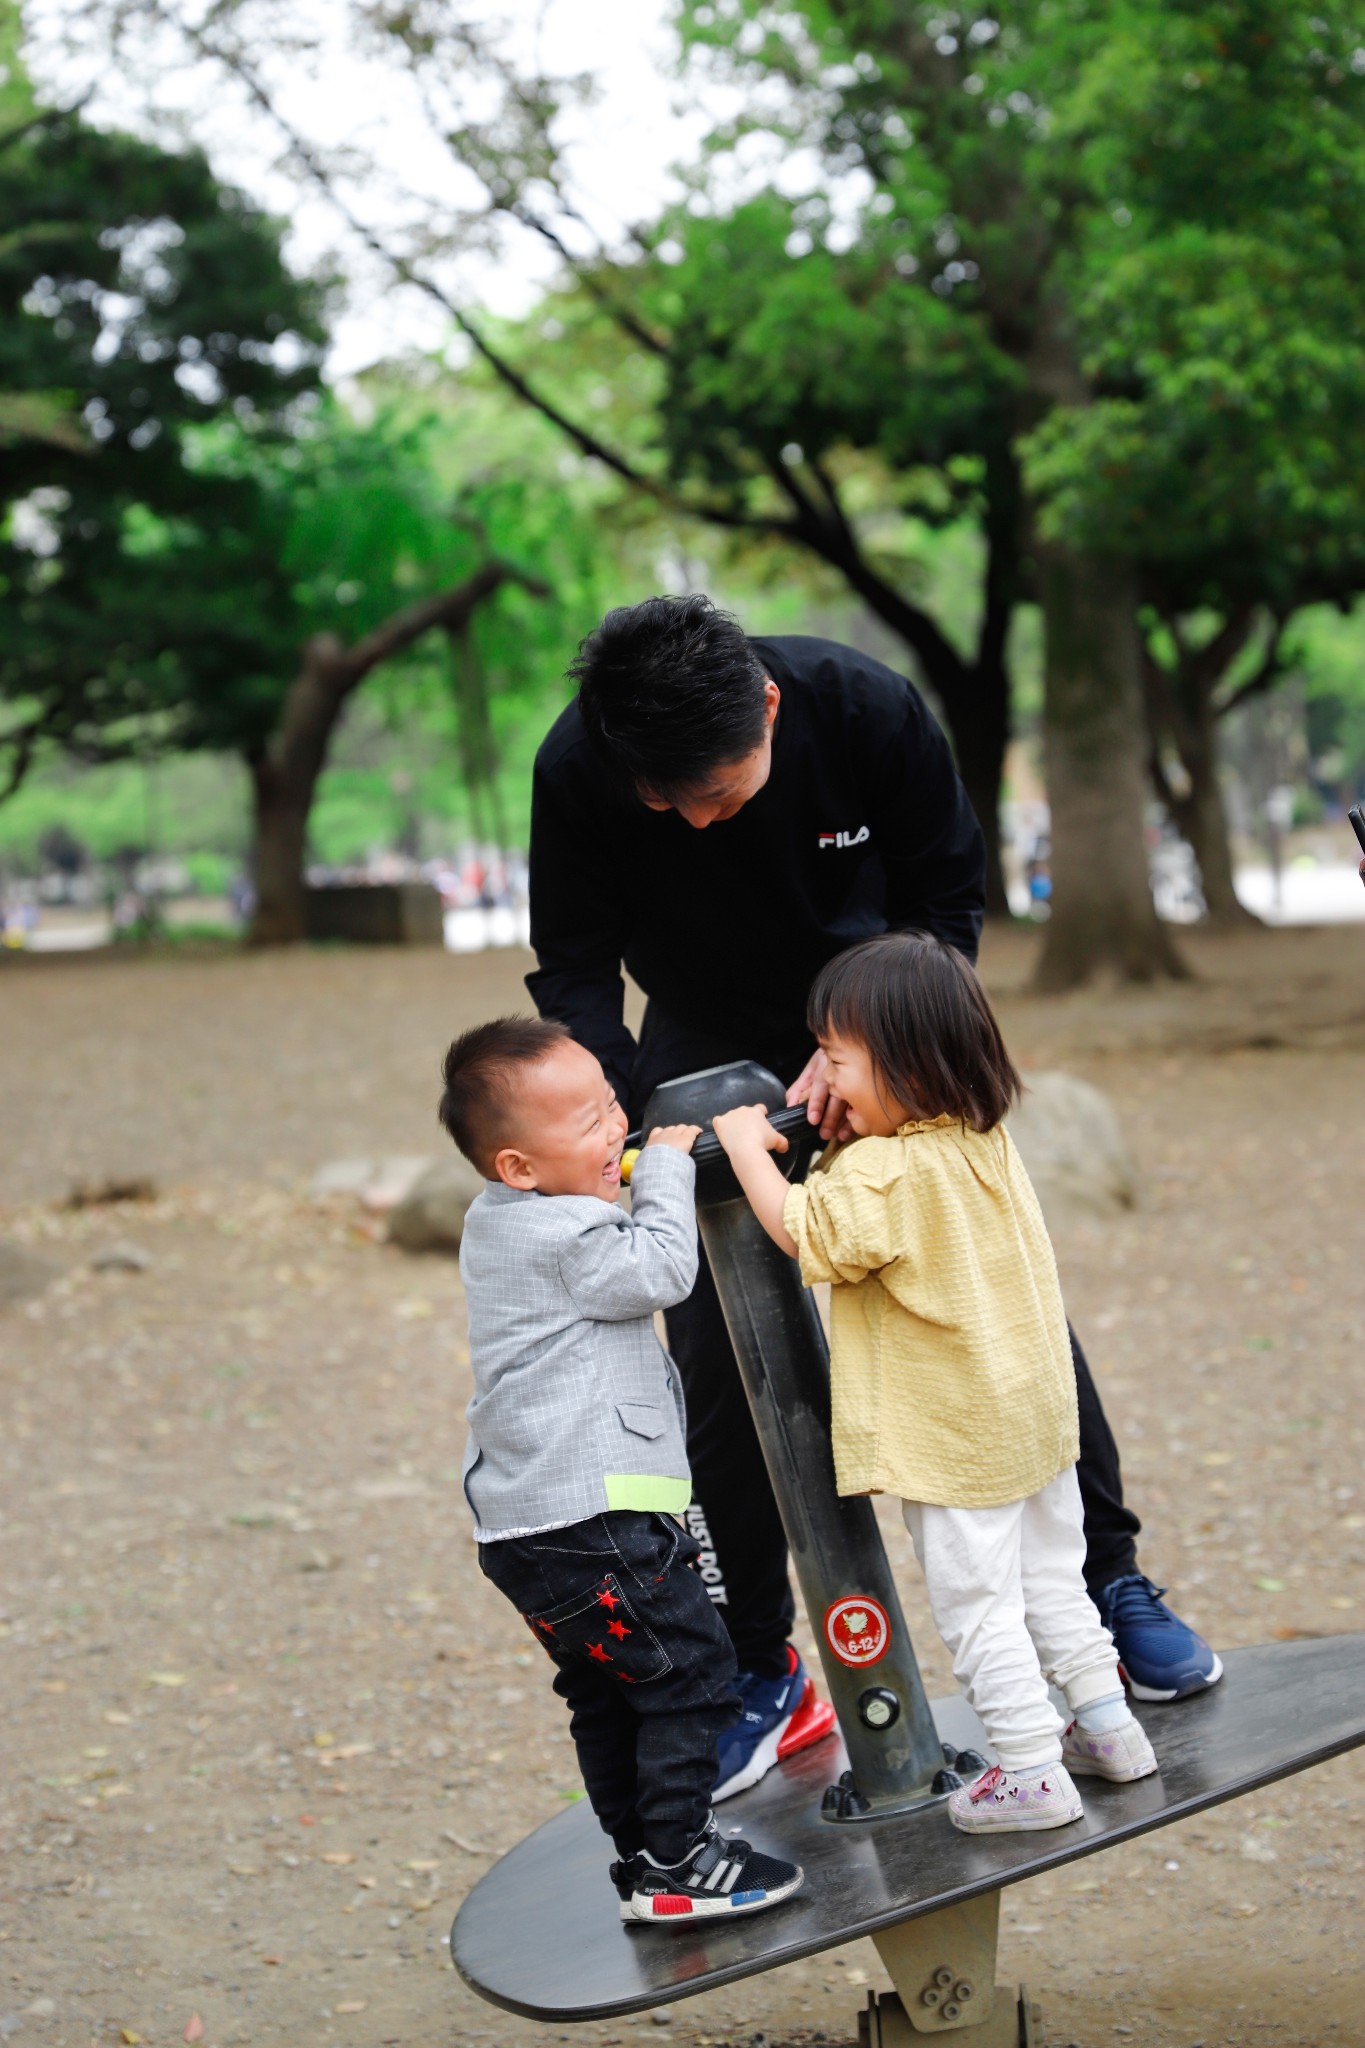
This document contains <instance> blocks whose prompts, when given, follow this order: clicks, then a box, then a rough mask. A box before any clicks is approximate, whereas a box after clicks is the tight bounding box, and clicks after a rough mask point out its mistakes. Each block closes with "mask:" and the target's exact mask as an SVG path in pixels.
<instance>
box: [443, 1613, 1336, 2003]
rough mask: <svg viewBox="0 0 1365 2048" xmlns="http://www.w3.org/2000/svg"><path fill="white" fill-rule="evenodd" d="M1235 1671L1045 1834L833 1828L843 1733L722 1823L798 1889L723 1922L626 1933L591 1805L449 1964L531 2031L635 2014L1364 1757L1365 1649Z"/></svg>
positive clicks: (527, 1851) (723, 1811)
mask: <svg viewBox="0 0 1365 2048" xmlns="http://www.w3.org/2000/svg"><path fill="white" fill-rule="evenodd" d="M1224 1662H1225V1665H1226V1675H1225V1677H1224V1678H1223V1681H1222V1683H1221V1684H1220V1685H1218V1686H1215V1687H1214V1689H1213V1690H1212V1691H1211V1692H1207V1693H1203V1694H1200V1695H1199V1696H1197V1697H1196V1698H1194V1699H1189V1700H1184V1701H1181V1702H1180V1703H1179V1704H1177V1705H1174V1706H1155V1707H1140V1708H1139V1709H1138V1711H1139V1713H1140V1715H1141V1718H1142V1721H1143V1723H1144V1725H1145V1727H1146V1729H1147V1733H1148V1734H1149V1735H1150V1737H1151V1739H1152V1744H1153V1747H1154V1748H1155V1750H1156V1753H1157V1756H1158V1758H1159V1759H1160V1762H1161V1771H1160V1775H1159V1776H1157V1777H1154V1778H1146V1779H1143V1780H1141V1781H1139V1783H1137V1784H1135V1785H1106V1784H1104V1783H1102V1782H1101V1781H1100V1780H1098V1779H1093V1778H1086V1779H1082V1780H1080V1781H1079V1782H1080V1790H1081V1796H1082V1798H1083V1799H1084V1801H1085V1818H1084V1820H1081V1821H1077V1822H1075V1823H1074V1824H1073V1825H1072V1826H1070V1827H1065V1828H1057V1829H1054V1830H1051V1831H1050V1832H1048V1833H1046V1834H1033V1835H1004V1836H997V1837H995V1838H993V1839H991V1838H984V1839H983V1838H982V1837H979V1836H971V1835H963V1834H959V1833H958V1831H957V1830H956V1829H955V1828H954V1827H953V1826H952V1825H951V1824H950V1822H949V1820H948V1816H947V1814H946V1813H945V1812H944V1811H943V1809H942V1806H941V1805H934V1806H930V1807H928V1808H926V1809H923V1810H921V1811H919V1812H917V1813H912V1814H909V1815H903V1816H901V1817H898V1818H896V1817H892V1818H887V1819H884V1820H876V1821H869V1822H866V1823H862V1824H857V1825H847V1824H845V1825H832V1824H831V1823H830V1822H828V1821H824V1820H822V1819H821V1818H820V1810H819V1809H820V1796H821V1794H822V1792H823V1791H824V1789H825V1787H826V1785H828V1784H829V1783H830V1782H831V1781H832V1780H833V1779H835V1778H837V1777H838V1775H839V1773H840V1771H841V1770H843V1769H844V1767H845V1757H844V1751H843V1747H842V1745H841V1743H840V1742H839V1740H838V1738H837V1737H831V1739H830V1740H829V1741H827V1742H822V1743H820V1744H818V1745H817V1746H816V1747H815V1748H813V1749H808V1750H805V1751H803V1752H801V1753H800V1754H798V1755H797V1756H794V1757H792V1758H790V1759H789V1760H788V1761H787V1762H786V1763H785V1764H783V1765H780V1766H779V1767H778V1768H777V1769H776V1770H774V1771H771V1772H770V1773H769V1775H768V1776H767V1777H766V1778H765V1779H764V1781H763V1782H762V1784H761V1785H757V1786H755V1787H754V1789H753V1791H751V1792H746V1793H742V1794H741V1795H740V1796H739V1797H738V1798H737V1799H733V1800H729V1801H727V1802H726V1804H725V1805H724V1806H722V1807H721V1808H720V1809H719V1813H720V1819H721V1823H722V1825H723V1826H724V1827H725V1829H726V1830H727V1831H728V1832H738V1833H742V1834H743V1835H744V1836H745V1837H746V1838H748V1839H749V1840H751V1841H752V1842H754V1843H755V1844H756V1845H757V1846H758V1847H759V1848H762V1849H766V1850H770V1851H771V1852H773V1853H774V1854H776V1855H779V1856H786V1857H793V1858H795V1860H796V1861H797V1862H798V1863H800V1864H801V1865H802V1867H803V1868H804V1870H805V1873H806V1882H805V1887H804V1889H803V1890H802V1891H801V1892H800V1893H798V1895H797V1896H796V1897H795V1898H794V1899H792V1900H791V1901H790V1903H789V1904H787V1905H785V1906H780V1907H775V1908H774V1909H773V1910H772V1911H771V1912H770V1913H759V1914H755V1915H753V1916H752V1917H751V1918H742V1919H736V1920H734V1921H733V1922H730V1923H729V1924H726V1925H721V1924H718V1923H717V1922H716V1921H714V1920H711V1921H704V1922H699V1923H698V1924H697V1925H696V1926H695V1927H694V1928H688V1929H686V1931H677V1930H676V1929H674V1928H669V1929H667V1930H664V1929H660V1928H651V1927H635V1928H631V1927H626V1926H623V1925H622V1923H621V1920H620V1918H619V1916H618V1905H617V1899H616V1894H615V1892H614V1891H613V1889H612V1887H611V1884H610V1882H609V1881H608V1878H607V1864H608V1861H609V1860H610V1857H611V1854H612V1851H611V1848H610V1845H609V1843H608V1842H607V1839H606V1837H605V1836H604V1835H603V1834H602V1832H601V1830H600V1829H599V1827H598V1825H597V1822H596V1820H595V1819H594V1817H593V1815H592V1813H591V1812H590V1811H589V1809H588V1806H587V1803H586V1801H584V1802H580V1803H578V1804H576V1805H574V1806H572V1807H570V1808H569V1809H568V1810H567V1811H566V1812H564V1813H561V1814H557V1815H556V1816H555V1818H554V1819H553V1820H551V1821H548V1822H547V1823H546V1824H545V1826H544V1827H542V1828H539V1829H537V1831H536V1832H535V1834H533V1835H529V1836H528V1837H527V1839H526V1840H525V1841H524V1842H522V1843H520V1844H519V1845H518V1847H517V1848H515V1849H513V1850H512V1851H511V1852H510V1853H509V1854H508V1855H506V1856H504V1857H503V1858H502V1859H501V1861H500V1862H498V1863H497V1864H495V1865H494V1867H493V1868H492V1869H491V1870H490V1871H489V1872H488V1873H487V1874H486V1876H484V1877H483V1878H482V1879H481V1880H480V1882H479V1883H478V1884H477V1885H476V1886H475V1887H474V1890H473V1891H472V1892H471V1893H470V1894H469V1897H468V1898H467V1899H466V1900H465V1903H464V1905H463V1906H462V1907H461V1908H460V1912H459V1915H458V1917H457V1919H456V1921H455V1925H454V1927H453V1929H452V1930H451V1937H450V1943H451V1954H452V1956H453V1957H454V1961H455V1966H456V1968H457V1969H458V1970H459V1972H460V1974H461V1976H462V1977H463V1978H464V1979H465V1981H466V1983H468V1984H469V1985H470V1986H471V1987H472V1989H473V1990H475V1991H477V1992H478V1993H479V1994H480V1995H481V1996H482V1997H484V1998H487V1999H490V2000H491V2001H492V2002H493V2003H494V2004H495V2005H501V2006H504V2007H506V2009H507V2010H508V2011H509V2012H517V2013H525V2014H526V2015H528V2016H529V2017H530V2018H533V2019H540V2020H588V2019H606V2018H610V2017H614V2016H615V2015H617V2014H620V2013H629V2012H638V2011H640V2010H642V2009H643V2008H646V2007H649V2006H655V2005H663V2004H666V2003H668V2001H669V2000H671V1999H676V1998H690V1997H692V1996H693V1995H694V1994H696V1993H697V1992H700V1991H709V1990H712V1989H714V1988H715V1986H717V1985H719V1984H727V1983H731V1982H733V1981H734V1980H735V1979H736V1978H739V1977H748V1976H753V1975H755V1974H756V1973H758V1972H759V1971H762V1970H772V1969H776V1968H778V1967H779V1965H781V1964H783V1963H790V1962H794V1961H796V1960H797V1958H798V1957H801V1956H808V1955H814V1954H816V1953H818V1951H819V1950H821V1949H826V1948H833V1947H836V1946H838V1945H839V1944H840V1943H842V1942H847V1941H853V1940H856V1939H857V1938H858V1937H859V1936H861V1935H865V1934H873V1933H875V1932H877V1931H878V1930H879V1929H881V1928H884V1927H890V1926H894V1925H895V1924H896V1923H897V1922H898V1921H903V1920H910V1919H914V1918H917V1917H918V1916H919V1915H921V1914H925V1913H932V1912H935V1911H936V1910H937V1909H938V1908H940V1907H943V1906H950V1905H954V1904H956V1903H957V1902H959V1901H961V1900H964V1899H969V1898H972V1897H974V1896H976V1895H977V1894H979V1893H983V1892H990V1891H995V1890H998V1889H999V1888H1000V1887H1001V1886H1004V1885H1008V1884H1017V1883H1018V1882H1019V1881H1020V1879H1021V1878H1025V1877H1034V1876H1036V1875H1037V1874H1038V1872H1039V1871H1043V1870H1052V1869H1055V1868H1056V1867H1057V1866H1058V1865H1059V1864H1062V1863H1069V1862H1071V1861H1072V1860H1073V1859H1074V1858H1076V1857H1078V1856H1088V1855H1091V1854H1093V1853H1094V1851H1095V1850H1097V1849H1108V1848H1111V1847H1112V1846H1113V1845H1114V1844H1115V1843H1116V1842H1122V1841H1127V1840H1129V1839H1130V1838H1131V1837H1133V1836H1135V1835H1141V1834H1145V1833H1147V1832H1148V1831H1149V1830H1151V1829H1153V1828H1159V1827H1165V1826H1166V1824H1167V1823H1168V1822H1170V1821H1174V1820H1181V1819H1183V1818H1184V1817H1185V1815H1187V1814H1191V1813H1198V1812H1199V1811H1200V1810H1201V1809H1202V1808H1203V1807H1206V1806H1216V1805H1217V1804H1218V1803H1219V1802H1220V1801H1221V1800H1224V1799H1235V1798H1236V1797H1237V1796H1238V1795H1239V1794H1240V1793H1244V1792H1252V1791H1255V1790H1256V1788H1257V1787H1258V1786H1260V1785H1268V1784H1271V1783H1273V1782H1274V1780H1275V1779H1277V1778H1284V1777H1288V1776H1289V1775H1290V1774H1291V1773H1292V1772H1294V1771H1303V1770H1307V1769H1308V1768H1309V1767H1310V1766H1311V1765H1313V1764H1320V1763H1323V1762H1325V1761H1326V1760H1327V1759H1328V1758H1329V1757H1333V1756H1338V1755H1340V1754H1341V1753H1342V1751H1344V1750H1348V1749H1353V1748H1355V1747H1356V1746H1357V1745H1358V1744H1360V1743H1365V1635H1343V1636H1329V1637H1325V1638H1322V1639H1319V1640H1316V1641H1302V1642H1290V1643H1273V1644H1266V1645H1263V1646H1261V1647H1259V1648H1256V1649H1246V1650H1231V1651H1229V1652H1228V1653H1227V1654H1226V1656H1225V1659H1224ZM546 1711H547V1712H548V1711H549V1702H548V1701H547V1703H546ZM934 1718H935V1721H936V1723H937V1726H938V1729H939V1733H940V1735H941V1736H942V1738H943V1739H944V1740H945V1741H947V1742H950V1743H952V1744H953V1745H954V1747H955V1748H958V1749H962V1748H968V1747H970V1748H975V1749H979V1750H981V1751H982V1753H983V1754H989V1753H990V1752H989V1748H988V1745H987V1743H986V1741H985V1737H984V1734H983V1732H982V1729H981V1725H980V1723H979V1722H978V1721H977V1719H976V1716H975V1715H974V1714H973V1713H972V1711H971V1709H970V1708H969V1707H968V1706H967V1704H966V1702H965V1701H964V1700H962V1699H959V1698H954V1699H947V1700H937V1701H935V1702H934Z"/></svg>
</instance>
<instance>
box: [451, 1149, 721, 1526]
mask: <svg viewBox="0 0 1365 2048" xmlns="http://www.w3.org/2000/svg"><path fill="white" fill-rule="evenodd" d="M695 1180H696V1169H695V1168H694V1167H693V1164H692V1161H691V1160H690V1159H689V1158H688V1156H687V1154H686V1153H684V1152H677V1151H674V1149H673V1148H672V1147H671V1146H667V1145H651V1146H648V1147H647V1148H646V1149H645V1150H644V1151H643V1152H642V1153H641V1154H640V1157H639V1160H638V1161H637V1163H636V1167H635V1171H634V1174H633V1175H632V1177H631V1214H630V1215H629V1216H627V1215H626V1213H625V1211H624V1210H623V1209H619V1208H617V1207H616V1206H615V1204H614V1203H611V1202H604V1201H602V1200H601V1199H600V1198H599V1197H598V1196H596V1195H542V1194H539V1193H536V1192H534V1191H530V1192H528V1191H524V1190H522V1189H519V1188H509V1187H505V1186H504V1185H503V1184H502V1182H501V1181H489V1182H488V1184H487V1185H486V1187H485V1188H484V1190H483V1193H482V1194H480V1195H479V1196H477V1197H476V1199H475V1200H474V1202H473V1203H472V1204H471V1206H470V1210H469V1214H468V1216H467V1217H466V1218H465V1226H464V1237H463V1240H462V1242H461V1245H460V1272H461V1274H462V1276H463V1279H464V1285H465V1294H466V1297H467V1300H468V1306H469V1354H470V1362H471V1364H472V1366H473V1369H474V1398H473V1399H472V1401H471V1402H470V1404H469V1410H468V1418H469V1445H468V1448H467V1450H466V1452H465V1461H464V1472H463V1478H464V1489H465V1495H466V1498H467V1499H468V1501H469V1504H470V1506H471V1507H472V1508H473V1510H474V1522H475V1532H474V1533H475V1535H476V1536H477V1538H478V1540H479V1541H480V1542H481V1543H491V1542H496V1541H497V1540H498V1539H499V1538H500V1537H503V1538H505V1537H510V1536H529V1535H534V1534H536V1533H537V1532H538V1531H539V1530H542V1529H560V1528H565V1527H567V1526H568V1525H569V1524H570V1523H571V1522H586V1521H588V1520H589V1519H590V1518H591V1517H592V1516H593V1515H600V1514H603V1513H605V1512H606V1511H607V1510H609V1509H614V1508H637V1509H642V1510H659V1511H664V1512H671V1513H673V1514H681V1513H682V1511H683V1509H684V1508H685V1507H686V1506H687V1504H688V1501H689V1500H690V1499H691V1497H692V1482H691V1477H690V1474H689V1472H688V1465H687V1442H686V1426H685V1418H684V1411H683V1395H682V1386H681V1383H680V1381H679V1379H678V1373H677V1368H676V1367H675V1366H674V1364H673V1361H672V1359H670V1357H669V1356H668V1353H667V1352H666V1351H665V1350H664V1348H663V1346H662V1345H661V1344H660V1342H659V1340H658V1338H657V1337H656V1336H655V1334H654V1323H653V1316H654V1311H655V1310H656V1309H661V1308H671V1307H672V1306H673V1305H674V1303H675V1302H679V1301H682V1300H684V1299H685V1298H686V1296H687V1295H689V1294H690V1293H691V1291H692V1285H693V1282H694V1281H695V1279H696V1277H697V1218H696V1212H695V1209H694V1206H693V1189H694V1184H695Z"/></svg>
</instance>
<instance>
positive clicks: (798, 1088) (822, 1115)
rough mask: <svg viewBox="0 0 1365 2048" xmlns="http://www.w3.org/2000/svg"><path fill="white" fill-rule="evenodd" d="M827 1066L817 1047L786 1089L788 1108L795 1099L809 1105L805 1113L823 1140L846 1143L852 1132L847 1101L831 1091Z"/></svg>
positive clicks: (823, 1055) (820, 1049)
mask: <svg viewBox="0 0 1365 2048" xmlns="http://www.w3.org/2000/svg"><path fill="white" fill-rule="evenodd" d="M828 1067H829V1061H828V1060H827V1059H826V1058H825V1054H824V1051H823V1049H822V1048H821V1047H819V1046H817V1047H816V1049H815V1051H814V1052H813V1053H812V1054H811V1056H810V1058H809V1059H808V1060H807V1061H806V1064H805V1066H804V1067H802V1069H801V1071H800V1073H799V1074H798V1075H797V1077H796V1079H795V1080H794V1081H793V1082H792V1084H791V1087H790V1088H789V1089H788V1090H787V1107H788V1109H790V1108H791V1107H792V1105H793V1104H794V1103H797V1102H804V1103H806V1104H808V1108H807V1110H806V1114H807V1116H808V1117H809V1119H810V1121H811V1122H812V1123H813V1124H819V1126H820V1136H821V1137H822V1138H823V1139H824V1140H825V1142H826V1143H827V1144H828V1142H829V1140H830V1139H831V1138H837V1139H838V1140H839V1143H840V1144H841V1145H846V1144H847V1143H848V1141H849V1139H850V1138H851V1137H852V1136H853V1135H854V1132H853V1126H852V1124H851V1123H850V1122H849V1120H848V1104H847V1103H846V1102H845V1101H844V1098H843V1096H842V1095H835V1094H834V1093H833V1091H832V1090H831V1088H830V1085H829V1079H828Z"/></svg>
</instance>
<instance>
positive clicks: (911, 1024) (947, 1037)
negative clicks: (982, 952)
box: [806, 932, 1023, 1131]
mask: <svg viewBox="0 0 1365 2048" xmlns="http://www.w3.org/2000/svg"><path fill="white" fill-rule="evenodd" d="M806 1023H807V1025H808V1026H809V1028H810V1030H811V1031H812V1032H813V1033H814V1034H815V1036H816V1037H817V1038H826V1037H829V1036H830V1035H831V1034H833V1035H834V1036H835V1037H837V1038H843V1039H847V1040H849V1041H850V1043H852V1044H854V1045H861V1046H862V1047H863V1048H864V1049H865V1050H866V1052H867V1054H868V1056H869V1058H870V1059H871V1062H872V1070H873V1073H874V1074H875V1076H876V1079H877V1086H878V1089H879V1091H884V1092H885V1097H886V1102H887V1107H888V1110H890V1109H891V1108H892V1107H893V1106H894V1105H895V1104H897V1103H900V1104H903V1105H904V1107H905V1108H906V1109H907V1110H908V1111H909V1113H910V1115H911V1116H912V1117H914V1118H924V1119H928V1118H931V1117H936V1116H951V1117H957V1118H959V1119H960V1120H961V1121H962V1122H963V1123H964V1124H968V1125H970V1127H971V1129H972V1130H974V1131H990V1130H994V1128H995V1126H996V1125H997V1124H998V1123H999V1122H1000V1120H1001V1118H1002V1117H1004V1116H1005V1115H1007V1114H1008V1112H1009V1110H1010V1109H1011V1108H1012V1107H1013V1105H1014V1104H1015V1103H1016V1102H1017V1101H1018V1099H1019V1095H1020V1091H1021V1088H1022V1085H1023V1084H1022V1083H1021V1081H1020V1079H1019V1075H1018V1073H1017V1071H1016V1069H1015V1065H1014V1062H1013V1060H1012V1059H1011V1058H1010V1056H1009V1054H1008V1053H1007V1052H1006V1050H1005V1041H1004V1039H1003V1038H1002V1037H1001V1036H1000V1026H999V1025H998V1024H997V1023H996V1021H995V1017H994V1015H993V1014H992V1011H991V1006H990V1004H989V1003H988V1002H987V1001H986V994H985V990H984V989H983V988H982V986H981V983H980V982H979V981H978V980H977V978H976V972H975V970H974V969H973V968H972V967H971V966H970V965H969V964H968V962H967V961H966V960H964V959H963V957H962V955H961V953H959V952H957V951H955V950H954V948H953V947H952V946H945V945H944V943H943V941H942V940H941V939H936V938H934V937H933V935H932V934H931V933H929V932H886V933H884V934H883V936H882V937H881V938H878V939H866V940H864V942H863V944H862V945H860V946H850V948H849V950H848V951H847V952H846V953H839V954H836V956H835V958H834V959H833V960H831V961H830V962H829V965H828V966H827V967H825V968H823V969H822V970H821V972H820V974H819V977H818V978H817V980H816V983H815V986H814V988H813V989H812V990H811V992H810V1001H809V1003H808V1004H807V1006H806Z"/></svg>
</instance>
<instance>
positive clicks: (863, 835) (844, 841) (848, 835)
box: [819, 825, 872, 847]
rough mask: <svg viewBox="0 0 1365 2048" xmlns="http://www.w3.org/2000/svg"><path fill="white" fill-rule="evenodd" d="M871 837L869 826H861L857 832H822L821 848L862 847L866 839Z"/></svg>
mask: <svg viewBox="0 0 1365 2048" xmlns="http://www.w3.org/2000/svg"><path fill="white" fill-rule="evenodd" d="M871 837H872V834H871V833H870V832H869V831H868V829H867V826H866V825H860V826H859V827H858V829H857V831H856V832H822V833H821V834H820V840H819V843H820V845H821V846H834V847H844V846H861V845H862V843H863V841H864V840H865V839H870V838H871Z"/></svg>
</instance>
